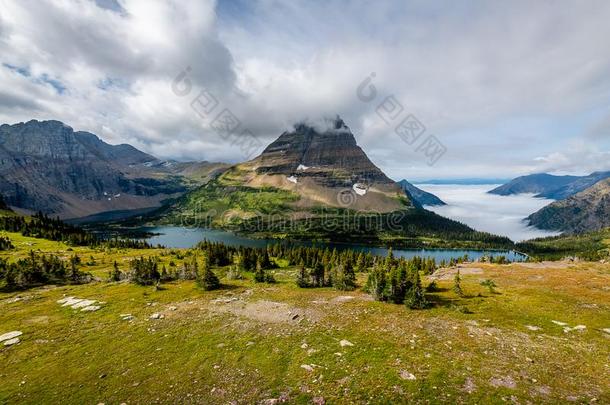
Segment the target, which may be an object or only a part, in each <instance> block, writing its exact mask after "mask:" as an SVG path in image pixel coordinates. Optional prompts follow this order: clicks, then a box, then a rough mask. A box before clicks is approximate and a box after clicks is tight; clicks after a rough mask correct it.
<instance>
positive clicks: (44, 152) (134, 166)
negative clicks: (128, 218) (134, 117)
mask: <svg viewBox="0 0 610 405" xmlns="http://www.w3.org/2000/svg"><path fill="white" fill-rule="evenodd" d="M177 165H178V167H179V164H178V163H177V162H176V163H175V164H174V163H171V162H170V163H169V164H165V165H164V163H163V162H162V161H159V160H158V159H156V158H155V157H153V156H151V155H149V154H146V153H144V152H141V151H139V150H138V149H136V148H134V147H133V146H130V145H126V144H123V145H109V144H107V143H105V142H103V141H102V140H101V139H99V138H98V137H97V136H96V135H94V134H92V133H89V132H83V131H74V130H73V129H72V128H71V127H69V126H67V125H65V124H64V123H62V122H60V121H53V120H51V121H37V120H31V121H28V122H26V123H18V124H14V125H8V124H4V125H1V126H0V194H1V195H2V196H3V197H4V199H5V200H6V202H7V204H9V205H11V206H13V207H15V208H17V209H21V210H22V211H24V212H32V211H42V212H44V213H46V214H50V215H57V216H59V217H61V218H71V217H80V216H85V215H90V214H94V213H98V212H103V211H112V210H124V209H135V208H145V207H153V206H158V205H160V203H161V201H163V200H164V199H167V198H169V197H175V196H178V195H180V194H182V193H184V192H185V191H186V190H187V186H186V184H185V182H183V181H182V180H181V178H180V176H179V173H178V172H179V170H177V172H176V173H174V172H172V170H174V168H175V166H177Z"/></svg>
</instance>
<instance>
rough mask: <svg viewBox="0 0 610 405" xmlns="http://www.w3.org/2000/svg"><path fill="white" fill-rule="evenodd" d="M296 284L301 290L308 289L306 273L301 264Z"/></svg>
mask: <svg viewBox="0 0 610 405" xmlns="http://www.w3.org/2000/svg"><path fill="white" fill-rule="evenodd" d="M296 283H297V286H299V287H301V288H307V287H310V284H309V280H308V277H307V271H306V270H305V266H304V265H303V264H302V263H301V264H300V265H299V270H298V273H297V279H296Z"/></svg>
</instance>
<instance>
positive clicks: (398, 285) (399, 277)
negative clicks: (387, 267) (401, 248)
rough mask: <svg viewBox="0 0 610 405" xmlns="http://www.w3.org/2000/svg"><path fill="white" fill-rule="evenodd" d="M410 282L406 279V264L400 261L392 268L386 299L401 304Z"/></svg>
mask: <svg viewBox="0 0 610 405" xmlns="http://www.w3.org/2000/svg"><path fill="white" fill-rule="evenodd" d="M411 284H412V283H411V281H410V280H408V271H407V265H406V263H405V262H404V261H401V262H400V264H399V265H398V266H397V267H394V268H393V269H392V272H391V277H390V285H389V291H388V299H389V300H390V301H392V302H393V303H395V304H402V303H403V302H404V300H405V294H406V293H407V290H408V289H409V288H410V287H411Z"/></svg>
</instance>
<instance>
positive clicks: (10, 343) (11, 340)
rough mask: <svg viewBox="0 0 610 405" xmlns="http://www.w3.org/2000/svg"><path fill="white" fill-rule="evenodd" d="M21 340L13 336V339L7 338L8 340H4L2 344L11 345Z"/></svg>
mask: <svg viewBox="0 0 610 405" xmlns="http://www.w3.org/2000/svg"><path fill="white" fill-rule="evenodd" d="M19 342H21V341H20V340H19V338H13V339H9V340H5V341H4V346H12V345H16V344H17V343H19Z"/></svg>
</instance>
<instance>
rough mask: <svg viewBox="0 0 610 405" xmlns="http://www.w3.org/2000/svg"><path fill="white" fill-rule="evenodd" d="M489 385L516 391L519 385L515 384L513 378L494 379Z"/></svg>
mask: <svg viewBox="0 0 610 405" xmlns="http://www.w3.org/2000/svg"><path fill="white" fill-rule="evenodd" d="M489 383H490V384H491V385H492V386H494V387H496V388H499V387H504V388H510V389H513V390H514V389H515V388H517V383H516V382H515V380H514V379H513V378H512V377H510V376H509V377H492V378H491V379H490V380H489Z"/></svg>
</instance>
